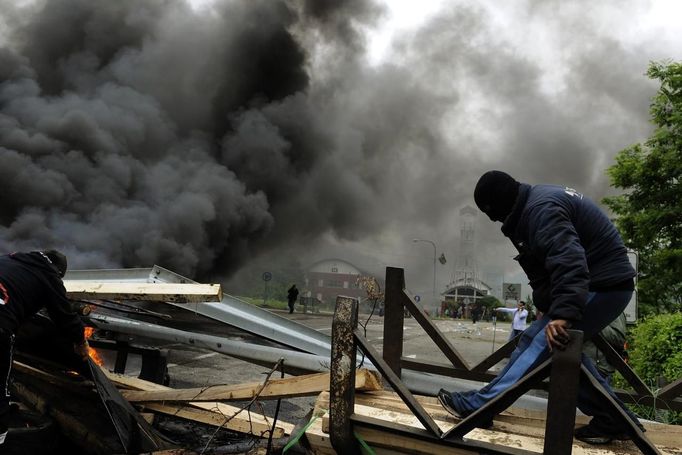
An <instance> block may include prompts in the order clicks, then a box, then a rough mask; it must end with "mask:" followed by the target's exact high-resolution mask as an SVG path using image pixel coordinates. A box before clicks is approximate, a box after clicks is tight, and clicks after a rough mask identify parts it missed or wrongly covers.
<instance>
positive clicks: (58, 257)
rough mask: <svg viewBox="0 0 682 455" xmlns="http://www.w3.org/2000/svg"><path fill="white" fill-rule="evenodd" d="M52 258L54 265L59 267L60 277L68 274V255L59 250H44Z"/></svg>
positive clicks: (56, 267)
mask: <svg viewBox="0 0 682 455" xmlns="http://www.w3.org/2000/svg"><path fill="white" fill-rule="evenodd" d="M42 253H43V254H44V255H45V256H47V258H48V259H49V260H50V262H51V263H52V265H53V266H54V267H55V269H57V273H59V276H60V277H62V278H63V277H64V274H66V256H64V255H63V254H62V253H60V252H59V251H57V250H47V251H43V252H42Z"/></svg>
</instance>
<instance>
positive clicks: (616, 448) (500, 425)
mask: <svg viewBox="0 0 682 455" xmlns="http://www.w3.org/2000/svg"><path fill="white" fill-rule="evenodd" d="M389 394H390V392H388V393H387V392H372V393H371V394H357V396H358V402H360V401H363V400H364V399H369V400H370V401H371V400H374V401H375V402H376V400H377V399H380V398H384V397H382V395H385V398H386V399H387V400H389V398H390V397H389ZM365 395H372V396H371V397H365ZM430 398H431V397H421V396H420V397H419V399H420V400H421V399H426V402H425V403H424V405H425V406H430V405H431V404H430V403H429V400H430ZM394 400H400V398H399V397H397V396H394ZM389 401H391V400H389ZM358 402H356V405H355V409H354V411H355V415H356V416H365V417H370V418H375V419H381V420H383V421H385V422H386V424H387V428H386V430H385V431H382V430H377V429H376V428H365V427H364V426H363V425H362V424H361V423H358V422H357V420H358V419H357V417H356V418H354V421H355V423H356V425H355V426H354V431H355V432H357V433H358V434H359V435H360V436H361V437H362V438H363V439H364V440H365V441H366V442H367V443H368V444H369V445H370V446H371V447H372V448H380V447H384V448H386V447H392V448H391V449H390V450H388V451H387V453H411V454H423V455H432V454H434V453H437V454H439V455H440V454H457V455H460V454H473V453H476V454H478V453H480V450H481V449H480V447H478V448H477V446H476V445H475V444H472V448H471V450H469V449H462V448H453V447H449V446H447V445H443V444H441V443H440V442H432V441H431V442H430V441H428V440H420V439H419V438H415V437H409V436H406V435H405V434H402V433H395V432H393V431H391V430H390V427H391V426H393V425H395V424H400V425H405V426H409V427H412V428H414V429H420V430H421V429H422V428H423V426H422V425H421V423H420V422H419V421H418V419H417V418H416V417H414V416H413V415H411V414H410V412H409V410H407V407H406V406H405V407H404V408H405V409H404V411H405V412H399V411H396V410H385V409H381V408H377V407H376V406H366V405H362V404H358ZM327 405H328V403H327V402H326V397H325V393H322V394H320V397H318V400H317V402H316V409H318V410H320V411H321V412H323V413H324V411H323V410H324V409H325V407H326V406H327ZM511 411H513V412H512V413H511V414H510V415H509V416H508V417H509V418H515V419H517V423H518V424H514V425H511V424H507V423H505V422H499V421H497V420H496V421H495V426H494V427H493V428H492V429H489V430H485V429H480V428H475V429H473V430H472V431H471V432H470V433H468V434H467V437H466V438H465V441H472V442H473V441H477V442H478V443H484V444H497V445H500V446H503V447H509V448H512V449H513V448H519V447H523V448H524V449H527V450H530V451H532V452H537V453H542V450H543V439H544V438H543V436H544V413H543V412H542V411H530V410H526V409H520V408H513V409H512V410H511ZM327 417H328V415H327V414H323V415H322V417H321V418H318V420H317V421H316V422H314V423H313V425H312V426H311V427H310V428H309V429H308V431H307V432H306V436H307V437H308V441H309V442H310V443H311V445H313V451H314V452H315V453H326V452H325V450H327V448H329V447H331V445H329V443H328V442H327V441H326V440H327V439H328V434H327V433H326V432H325V430H326V426H327V420H328V419H327ZM579 417H580V418H579V419H578V420H579V421H580V422H581V423H583V424H584V423H586V422H587V420H588V418H587V417H585V416H579ZM446 419H447V420H442V419H440V418H438V419H437V420H436V422H437V423H438V424H439V425H440V426H441V427H443V428H450V427H452V425H453V423H452V422H453V421H455V420H456V419H454V418H452V417H447V416H446ZM526 419H531V420H532V419H539V420H542V423H539V424H538V423H537V422H533V423H532V425H531V426H525V425H523V421H524V420H526ZM646 427H647V430H648V431H647V435H649V436H650V437H651V439H652V440H653V439H655V437H654V434H649V433H650V432H651V433H654V432H655V433H658V434H659V435H660V437H662V438H664V439H665V440H666V443H663V441H661V443H662V444H663V446H662V447H659V448H660V449H661V452H662V453H663V454H665V455H678V454H679V449H677V445H678V444H679V440H680V439H679V437H680V435H681V434H682V427H678V426H675V425H662V424H646ZM422 431H423V430H422ZM527 433H529V434H527ZM675 441H677V442H675ZM377 453H379V452H378V451H377ZM572 453H573V454H574V455H636V454H639V453H640V452H639V450H638V449H637V447H636V446H635V445H634V443H632V442H631V441H618V442H614V443H612V444H608V445H604V446H599V447H595V446H590V445H588V444H584V443H582V442H580V441H574V444H573V452H572Z"/></svg>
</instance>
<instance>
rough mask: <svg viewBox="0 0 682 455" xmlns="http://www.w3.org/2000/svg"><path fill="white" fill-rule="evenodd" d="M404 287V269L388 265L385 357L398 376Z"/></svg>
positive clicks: (401, 353) (399, 372)
mask: <svg viewBox="0 0 682 455" xmlns="http://www.w3.org/2000/svg"><path fill="white" fill-rule="evenodd" d="M404 289H405V272H404V270H403V269H399V268H396V267H386V293H385V296H384V344H383V357H384V360H385V361H386V363H387V364H388V366H390V367H391V369H392V370H393V372H394V373H395V374H396V375H397V376H398V377H400V376H401V366H400V358H401V357H402V356H403V324H404V323H405V307H404V306H403V303H402V302H403V295H404V292H403V290H404ZM386 340H390V342H386Z"/></svg>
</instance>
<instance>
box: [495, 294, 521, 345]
mask: <svg viewBox="0 0 682 455" xmlns="http://www.w3.org/2000/svg"><path fill="white" fill-rule="evenodd" d="M495 311H500V312H502V313H511V314H513V315H514V320H513V321H512V331H511V333H510V334H509V340H513V339H514V338H516V336H517V335H520V334H521V332H523V331H524V330H526V318H527V317H528V310H526V302H524V301H523V300H522V301H520V302H519V304H518V305H517V306H516V308H505V307H500V308H495Z"/></svg>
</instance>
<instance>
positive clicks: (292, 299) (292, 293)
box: [287, 284, 298, 314]
mask: <svg viewBox="0 0 682 455" xmlns="http://www.w3.org/2000/svg"><path fill="white" fill-rule="evenodd" d="M297 298H298V289H297V288H296V285H295V284H293V285H291V287H290V288H289V290H288V291H287V301H288V302H289V314H291V313H293V312H294V304H295V303H296V299H297Z"/></svg>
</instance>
